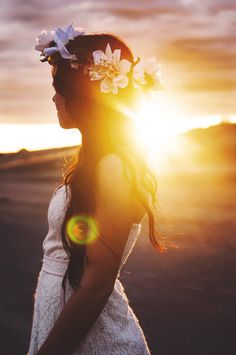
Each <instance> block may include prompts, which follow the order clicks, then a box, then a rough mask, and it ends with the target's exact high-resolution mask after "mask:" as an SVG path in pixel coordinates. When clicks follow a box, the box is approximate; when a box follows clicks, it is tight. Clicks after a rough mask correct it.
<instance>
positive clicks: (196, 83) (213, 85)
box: [181, 78, 236, 93]
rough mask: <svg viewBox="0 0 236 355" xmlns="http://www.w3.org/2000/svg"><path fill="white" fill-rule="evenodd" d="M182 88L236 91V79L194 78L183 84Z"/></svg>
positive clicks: (194, 90)
mask: <svg viewBox="0 0 236 355" xmlns="http://www.w3.org/2000/svg"><path fill="white" fill-rule="evenodd" d="M181 89H183V90H187V91H192V92H199V91H212V92H214V91H224V92H226V91H228V92H230V91H235V93H236V79H229V78H219V79H200V80H196V79H195V80H193V81H189V82H187V83H184V84H183V85H181Z"/></svg>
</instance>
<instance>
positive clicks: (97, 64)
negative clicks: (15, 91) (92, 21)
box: [35, 22, 163, 94]
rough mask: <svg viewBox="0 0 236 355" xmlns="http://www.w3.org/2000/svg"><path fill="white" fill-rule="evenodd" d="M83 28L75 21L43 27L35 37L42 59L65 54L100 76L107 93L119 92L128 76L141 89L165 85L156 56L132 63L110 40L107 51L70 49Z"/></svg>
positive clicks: (73, 65)
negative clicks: (112, 48) (75, 23)
mask: <svg viewBox="0 0 236 355" xmlns="http://www.w3.org/2000/svg"><path fill="white" fill-rule="evenodd" d="M84 34H85V32H84V29H83V28H81V27H74V26H73V22H72V23H71V24H70V25H68V26H66V28H64V29H63V28H59V27H58V28H57V29H56V30H52V31H46V30H45V29H43V30H42V31H41V33H40V34H39V36H37V37H36V45H35V49H36V50H38V51H41V52H42V53H41V54H40V55H41V56H44V59H40V61H41V62H45V61H47V62H48V63H49V64H50V65H53V64H55V63H57V62H58V61H60V60H61V59H62V58H64V59H67V60H69V63H70V66H71V68H73V69H75V70H79V68H81V67H82V69H83V73H84V74H85V75H88V76H89V78H90V80H92V81H93V80H100V90H101V92H104V93H109V92H112V93H113V94H117V93H118V88H125V87H126V86H127V85H128V83H129V80H131V81H132V83H133V86H134V88H137V89H139V90H142V89H143V90H145V91H148V90H159V89H163V81H162V77H161V71H160V67H161V65H160V64H157V62H156V58H155V57H151V58H148V59H146V60H143V59H140V58H137V59H136V61H135V62H133V63H131V62H130V61H128V60H127V59H120V57H121V49H115V50H114V51H113V52H112V50H111V47H110V44H109V43H107V46H106V49H105V52H103V51H102V50H100V49H99V50H95V51H93V52H92V53H91V52H89V51H88V50H87V49H85V48H73V50H71V51H72V52H73V53H70V52H69V51H68V48H67V47H66V45H67V44H68V42H69V41H72V40H73V39H74V38H75V37H77V36H83V35H84Z"/></svg>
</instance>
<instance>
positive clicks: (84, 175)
mask: <svg viewBox="0 0 236 355" xmlns="http://www.w3.org/2000/svg"><path fill="white" fill-rule="evenodd" d="M35 49H36V50H40V51H41V52H42V53H41V55H43V56H44V59H43V60H41V61H42V62H44V61H47V62H48V63H49V64H51V65H52V77H53V87H54V88H55V95H54V96H53V101H54V102H55V105H56V108H57V115H58V119H59V123H60V126H61V127H63V128H65V129H67V128H78V129H79V131H80V132H81V134H82V144H81V146H80V147H79V151H78V157H77V159H76V161H75V162H74V164H72V166H69V167H68V171H67V174H66V176H65V177H64V182H63V184H61V185H60V186H58V188H57V189H56V190H55V192H54V194H53V196H52V199H51V201H50V204H49V208H48V222H49V231H48V234H47V236H46V237H45V239H44V242H43V251H44V257H43V260H42V261H43V263H42V269H41V271H40V274H39V277H38V284H37V288H36V292H35V294H34V314H33V323H32V331H31V340H30V347H29V351H28V354H29V355H33V354H37V355H43V354H44V355H54V354H56V355H60V354H63V355H69V354H74V355H76V354H83V355H85V354H86V355H89V354H91V355H92V354H97V355H103V354H104V355H105V354H106V355H108V354H132V355H139V354H140V355H145V354H150V350H149V348H148V345H147V342H146V339H145V336H144V333H143V331H142V328H141V326H140V324H139V321H138V319H137V317H136V316H135V314H134V312H133V310H132V309H131V307H130V305H129V302H128V299H127V297H126V294H125V292H124V288H123V286H122V284H121V282H120V281H119V279H118V276H119V272H120V269H121V267H122V265H123V264H124V262H125V260H126V258H127V256H128V254H129V253H130V252H131V249H132V247H133V245H134V243H135V241H136V239H137V236H138V234H139V232H140V229H141V222H142V221H143V219H144V216H145V215H146V214H147V215H148V217H149V233H150V240H151V242H152V244H153V246H154V247H155V248H156V249H157V250H159V251H163V250H164V248H163V247H162V246H161V245H159V244H158V242H157V240H156V239H155V235H154V234H155V233H154V232H155V229H154V216H153V213H152V211H151V208H150V206H149V203H148V199H149V196H151V197H152V203H153V204H155V203H156V188H157V184H156V180H155V177H154V175H153V174H152V172H151V171H150V169H149V168H148V166H147V164H146V162H145V156H144V154H143V153H142V152H141V149H140V148H139V146H138V144H137V142H136V140H135V135H134V131H135V129H134V123H133V121H132V119H130V117H129V115H128V112H132V111H133V110H135V107H136V104H137V100H138V99H139V96H140V94H141V92H142V91H147V90H149V88H151V89H152V88H156V87H158V85H157V84H158V79H159V77H158V76H157V70H156V69H157V67H156V66H155V63H154V62H153V61H152V60H151V61H150V62H149V69H150V68H151V69H150V70H149V74H148V73H147V72H145V70H144V65H143V62H142V61H141V60H139V61H138V60H136V61H135V60H134V57H133V54H132V52H131V50H130V49H129V48H128V46H127V45H126V44H125V43H124V42H123V41H122V40H121V39H120V38H119V37H117V36H114V35H111V34H103V33H100V34H96V33H95V34H90V35H87V34H85V33H84V31H83V29H81V28H74V26H73V23H72V24H71V25H69V26H67V27H66V28H65V29H61V28H58V29H57V30H56V31H51V32H47V31H45V30H43V31H42V32H41V34H40V35H39V36H38V37H37V44H36V46H35ZM151 62H152V63H151ZM151 64H152V65H151ZM154 67H155V70H154ZM159 84H160V81H159ZM160 87H161V84H160Z"/></svg>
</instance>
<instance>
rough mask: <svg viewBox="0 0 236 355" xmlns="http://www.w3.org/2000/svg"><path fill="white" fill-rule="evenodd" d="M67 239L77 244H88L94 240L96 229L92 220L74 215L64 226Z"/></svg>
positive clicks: (96, 234)
mask: <svg viewBox="0 0 236 355" xmlns="http://www.w3.org/2000/svg"><path fill="white" fill-rule="evenodd" d="M66 231H67V234H68V236H69V238H70V239H71V240H72V241H73V242H75V243H77V244H82V245H84V244H89V243H92V242H93V241H95V240H96V238H97V236H98V227H97V224H96V222H95V221H94V219H93V218H92V217H90V216H86V215H76V216H73V217H71V218H70V219H69V221H68V222H67V225H66Z"/></svg>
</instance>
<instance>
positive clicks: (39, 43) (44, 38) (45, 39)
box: [34, 29, 55, 51]
mask: <svg viewBox="0 0 236 355" xmlns="http://www.w3.org/2000/svg"><path fill="white" fill-rule="evenodd" d="M54 32H55V31H50V32H49V31H47V30H44V29H43V30H42V31H41V32H40V34H39V35H38V36H37V37H36V45H35V47H34V48H35V49H36V50H37V51H43V50H44V48H46V47H48V46H49V43H50V42H51V41H53V37H54Z"/></svg>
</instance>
